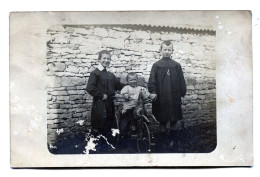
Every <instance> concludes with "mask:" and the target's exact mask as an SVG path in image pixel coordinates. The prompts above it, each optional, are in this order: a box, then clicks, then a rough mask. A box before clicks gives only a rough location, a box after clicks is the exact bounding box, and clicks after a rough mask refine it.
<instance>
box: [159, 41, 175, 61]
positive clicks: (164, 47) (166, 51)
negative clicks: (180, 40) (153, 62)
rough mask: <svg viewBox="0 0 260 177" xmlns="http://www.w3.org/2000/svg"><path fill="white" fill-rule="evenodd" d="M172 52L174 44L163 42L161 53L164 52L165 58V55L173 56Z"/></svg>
mask: <svg viewBox="0 0 260 177" xmlns="http://www.w3.org/2000/svg"><path fill="white" fill-rule="evenodd" d="M172 52H173V46H172V44H171V45H169V46H167V45H165V44H162V49H161V54H162V57H163V58H165V57H171V55H172Z"/></svg>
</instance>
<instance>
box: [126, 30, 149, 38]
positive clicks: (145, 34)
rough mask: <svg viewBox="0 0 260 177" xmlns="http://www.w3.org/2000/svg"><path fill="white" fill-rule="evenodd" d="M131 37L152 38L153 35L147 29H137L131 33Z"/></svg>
mask: <svg viewBox="0 0 260 177" xmlns="http://www.w3.org/2000/svg"><path fill="white" fill-rule="evenodd" d="M130 38H131V39H150V38H151V35H150V33H148V32H146V31H135V32H131V33H130Z"/></svg>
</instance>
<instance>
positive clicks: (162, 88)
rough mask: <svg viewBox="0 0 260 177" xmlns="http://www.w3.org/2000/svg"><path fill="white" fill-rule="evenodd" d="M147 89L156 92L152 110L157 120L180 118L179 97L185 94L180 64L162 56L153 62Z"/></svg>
mask: <svg viewBox="0 0 260 177" xmlns="http://www.w3.org/2000/svg"><path fill="white" fill-rule="evenodd" d="M148 91H149V92H150V93H156V94H157V99H156V100H155V101H154V102H153V104H152V112H153V114H154V116H155V117H156V118H157V120H158V121H160V122H162V123H166V122H168V121H171V122H177V121H178V120H180V119H182V110H181V103H182V102H181V97H184V96H185V94H186V83H185V80H184V76H183V72H182V68H181V65H180V64H179V63H178V62H176V61H174V60H172V59H171V58H162V59H161V60H159V61H157V62H156V63H154V64H153V66H152V70H151V73H150V78H149V81H148Z"/></svg>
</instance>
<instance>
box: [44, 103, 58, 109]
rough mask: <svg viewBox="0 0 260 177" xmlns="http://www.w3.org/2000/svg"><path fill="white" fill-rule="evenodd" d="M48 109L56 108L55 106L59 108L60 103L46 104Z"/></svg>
mask: <svg viewBox="0 0 260 177" xmlns="http://www.w3.org/2000/svg"><path fill="white" fill-rule="evenodd" d="M47 107H48V109H57V108H60V105H59V104H48V106H47Z"/></svg>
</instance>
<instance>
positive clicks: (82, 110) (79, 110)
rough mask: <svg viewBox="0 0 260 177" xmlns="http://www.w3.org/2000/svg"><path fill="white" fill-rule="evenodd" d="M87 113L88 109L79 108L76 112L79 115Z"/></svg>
mask: <svg viewBox="0 0 260 177" xmlns="http://www.w3.org/2000/svg"><path fill="white" fill-rule="evenodd" d="M85 111H87V109H86V108H77V109H76V112H77V113H78V112H81V113H82V112H85Z"/></svg>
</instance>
